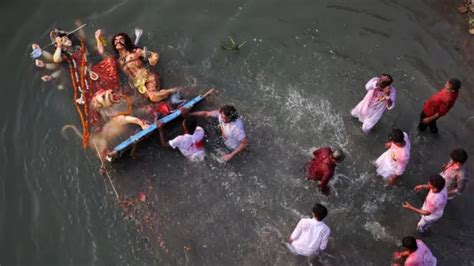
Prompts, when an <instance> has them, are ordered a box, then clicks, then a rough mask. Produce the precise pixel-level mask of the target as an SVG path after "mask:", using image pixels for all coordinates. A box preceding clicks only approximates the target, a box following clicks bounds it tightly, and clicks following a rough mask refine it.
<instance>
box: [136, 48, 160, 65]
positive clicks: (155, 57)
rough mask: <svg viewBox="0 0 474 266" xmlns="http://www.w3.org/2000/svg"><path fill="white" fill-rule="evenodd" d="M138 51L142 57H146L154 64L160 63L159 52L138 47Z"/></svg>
mask: <svg viewBox="0 0 474 266" xmlns="http://www.w3.org/2000/svg"><path fill="white" fill-rule="evenodd" d="M137 52H138V53H139V55H140V56H141V57H143V58H145V59H146V60H147V61H148V63H149V64H150V65H152V66H154V65H156V64H158V61H160V54H159V53H157V52H152V51H149V50H147V49H137Z"/></svg>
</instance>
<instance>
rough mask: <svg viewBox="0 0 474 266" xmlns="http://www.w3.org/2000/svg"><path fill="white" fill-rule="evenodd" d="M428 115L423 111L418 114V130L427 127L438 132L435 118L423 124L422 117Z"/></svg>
mask: <svg viewBox="0 0 474 266" xmlns="http://www.w3.org/2000/svg"><path fill="white" fill-rule="evenodd" d="M426 117H428V116H427V115H426V114H425V113H424V112H421V114H420V122H419V123H418V130H420V131H425V130H426V128H427V127H429V128H430V132H431V133H438V125H437V124H436V119H434V120H432V121H431V122H430V123H429V124H427V125H426V124H424V123H423V119H424V118H426Z"/></svg>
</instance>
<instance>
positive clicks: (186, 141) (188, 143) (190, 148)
mask: <svg viewBox="0 0 474 266" xmlns="http://www.w3.org/2000/svg"><path fill="white" fill-rule="evenodd" d="M182 127H183V131H184V134H183V135H179V136H177V137H176V138H174V139H172V140H170V141H169V142H166V141H165V138H164V136H163V130H162V125H159V126H158V128H159V131H160V140H161V144H162V145H163V146H165V147H171V148H173V149H176V148H178V149H179V151H180V152H181V153H182V154H183V155H184V156H185V157H186V158H188V159H189V160H190V161H193V162H198V161H202V160H204V156H205V151H204V129H203V128H202V127H200V126H198V125H197V120H196V118H195V117H187V118H185V119H184V120H183V123H182Z"/></svg>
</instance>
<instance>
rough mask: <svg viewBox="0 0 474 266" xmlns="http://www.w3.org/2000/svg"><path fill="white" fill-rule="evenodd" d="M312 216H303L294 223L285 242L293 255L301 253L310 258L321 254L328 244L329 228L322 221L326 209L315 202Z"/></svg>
mask: <svg viewBox="0 0 474 266" xmlns="http://www.w3.org/2000/svg"><path fill="white" fill-rule="evenodd" d="M311 210H312V213H313V218H303V219H301V220H300V221H299V222H298V225H296V228H295V230H294V231H293V233H292V234H291V236H290V237H289V238H288V242H289V243H285V245H286V246H287V247H288V249H289V250H290V252H291V253H292V254H293V255H302V256H306V257H309V259H310V260H312V259H313V258H314V257H315V256H317V255H319V254H321V252H323V251H324V250H325V249H326V247H327V244H328V240H329V235H330V233H331V230H330V229H329V227H328V226H327V225H326V224H325V223H323V222H322V220H323V219H324V218H325V217H326V216H327V214H328V210H327V209H326V207H324V206H323V205H321V204H318V203H316V204H315V205H314V206H313V208H312V209H311Z"/></svg>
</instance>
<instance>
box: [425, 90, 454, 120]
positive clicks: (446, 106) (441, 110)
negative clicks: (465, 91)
mask: <svg viewBox="0 0 474 266" xmlns="http://www.w3.org/2000/svg"><path fill="white" fill-rule="evenodd" d="M458 94H459V92H449V91H448V90H446V89H444V88H443V89H441V90H440V91H439V92H438V93H436V94H434V95H433V96H431V97H430V98H429V99H428V101H426V102H425V104H424V105H423V113H425V115H426V116H427V117H430V116H433V115H435V114H438V115H439V116H440V117H441V116H444V115H446V114H447V113H448V111H449V110H450V109H451V107H453V106H454V103H455V102H456V99H457V98H458Z"/></svg>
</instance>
